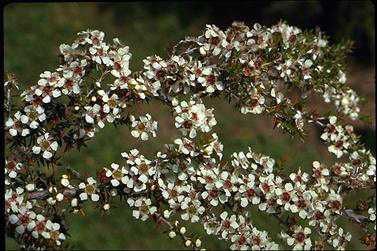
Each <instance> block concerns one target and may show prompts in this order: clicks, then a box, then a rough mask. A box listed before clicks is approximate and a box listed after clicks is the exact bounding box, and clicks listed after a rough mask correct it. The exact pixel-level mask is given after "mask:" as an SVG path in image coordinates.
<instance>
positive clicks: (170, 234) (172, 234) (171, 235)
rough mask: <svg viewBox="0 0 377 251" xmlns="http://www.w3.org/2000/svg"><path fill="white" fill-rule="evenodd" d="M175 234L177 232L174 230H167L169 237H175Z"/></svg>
mask: <svg viewBox="0 0 377 251" xmlns="http://www.w3.org/2000/svg"><path fill="white" fill-rule="evenodd" d="M176 236H177V234H176V233H175V232H174V231H170V232H169V237H170V238H171V239H173V238H174V237H176Z"/></svg>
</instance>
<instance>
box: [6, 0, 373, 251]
mask: <svg viewBox="0 0 377 251" xmlns="http://www.w3.org/2000/svg"><path fill="white" fill-rule="evenodd" d="M372 7H373V6H371V3H369V2H367V1H364V2H362V1H360V2H358V3H356V2H353V3H352V2H339V3H336V4H334V6H332V5H329V3H326V2H325V1H302V2H301V1H286V2H284V1H283V3H281V2H267V1H266V2H263V3H262V2H253V3H248V4H246V3H238V2H235V3H233V4H230V3H229V4H226V3H218V4H209V3H188V2H184V3H178V2H157V3H154V2H130V3H123V4H106V3H97V4H90V3H86V4H83V3H64V4H60V3H34V4H20V3H17V4H10V5H7V6H6V7H5V11H4V70H5V71H11V72H13V73H15V75H16V76H17V78H18V79H19V81H20V83H21V90H20V91H22V90H24V89H25V88H27V87H28V86H30V85H33V84H35V83H36V82H37V81H38V77H39V74H40V73H41V72H43V71H45V70H50V71H53V70H54V69H55V68H56V67H57V66H58V57H57V56H58V53H59V51H58V46H59V45H60V44H61V43H68V44H71V43H72V42H73V40H74V38H75V36H76V33H77V32H79V31H82V30H86V29H88V28H90V29H99V30H102V31H104V32H105V34H106V37H105V39H106V38H107V39H108V40H110V39H112V38H113V37H118V38H119V39H120V40H121V41H123V42H124V43H125V44H127V45H129V46H130V51H131V52H132V54H133V57H132V60H131V62H130V67H131V69H132V70H140V69H141V68H142V59H143V58H145V57H146V56H148V55H153V54H157V55H160V56H164V55H166V52H167V51H166V48H168V47H170V46H172V45H173V44H174V43H176V42H178V41H179V40H181V39H183V38H184V37H185V36H188V35H191V36H196V35H199V33H200V32H201V31H202V30H203V29H204V27H205V24H207V23H213V24H216V25H218V26H220V27H221V28H223V29H224V28H226V27H227V26H228V25H230V24H231V22H232V21H233V20H244V21H245V22H246V24H247V25H252V24H253V23H254V22H260V23H262V24H265V25H271V24H276V23H277V22H278V21H279V20H280V19H283V20H287V21H288V22H289V23H290V24H291V25H297V26H299V27H301V28H314V27H315V26H316V25H318V26H320V28H321V30H324V31H325V32H326V33H328V34H329V35H330V37H331V39H332V40H331V41H332V42H337V41H339V40H340V39H341V38H351V39H353V40H354V41H355V42H356V44H355V46H356V49H355V52H354V53H353V54H352V56H351V57H350V58H349V60H348V61H349V73H348V78H349V83H350V85H351V86H352V87H353V88H354V89H355V90H356V91H357V92H358V93H359V94H361V95H364V96H365V97H366V98H367V102H366V104H365V106H364V107H363V108H362V110H363V111H364V112H365V113H368V114H370V115H371V116H372V124H365V123H362V122H352V124H354V125H355V127H356V128H357V131H358V132H359V133H361V135H362V136H363V140H364V142H365V144H367V146H368V147H369V148H370V149H372V150H373V151H375V149H376V148H375V147H376V142H375V115H374V114H375V86H374V85H373V83H374V79H375V72H374V9H373V8H372ZM298 11H299V12H300V13H301V14H300V15H297V12H298ZM345 15H347V20H344V18H343V17H344V16H345ZM206 105H207V107H214V108H215V117H216V119H217V121H218V124H217V126H215V127H214V132H216V133H217V134H218V135H219V138H220V140H221V141H222V143H223V144H224V157H227V156H230V154H231V153H232V152H235V151H246V150H247V148H248V147H249V146H251V147H252V148H253V150H254V151H257V152H262V153H265V154H268V155H270V156H272V157H274V158H277V159H280V160H282V161H284V162H285V163H286V164H287V165H288V167H289V168H288V169H287V172H288V171H292V170H295V169H297V168H298V167H301V168H302V169H304V170H309V169H310V168H311V163H312V161H313V160H320V161H325V162H327V163H331V162H330V161H333V158H332V156H331V155H330V154H329V153H328V152H327V150H326V148H325V147H324V146H323V145H321V144H320V142H319V140H318V138H319V137H318V132H317V131H316V130H315V129H314V128H312V129H311V131H310V135H309V137H308V140H307V141H306V142H305V143H302V142H300V141H299V140H297V139H295V138H291V137H290V136H288V135H285V134H282V133H281V132H280V131H278V130H273V129H272V122H271V119H269V118H267V117H264V116H253V115H247V116H241V114H240V113H239V112H238V111H235V110H234V109H233V108H232V107H231V106H230V105H229V104H228V103H227V102H225V101H222V100H218V99H215V100H210V101H208V102H207V103H206ZM135 112H137V114H140V115H141V114H144V113H146V112H149V113H150V114H151V115H152V117H153V118H154V119H155V120H157V121H158V123H159V135H158V137H156V138H153V139H151V140H150V141H148V144H142V143H140V142H138V141H137V140H135V139H134V138H132V137H131V136H130V133H129V131H128V129H127V128H124V127H119V128H114V127H112V126H110V125H107V126H106V127H105V128H104V129H103V130H101V131H100V132H99V133H98V134H97V136H96V137H95V138H94V139H93V140H92V141H91V142H90V144H89V145H88V147H87V148H85V149H83V150H81V151H80V152H78V151H72V152H69V153H68V154H67V155H65V156H64V158H63V161H64V163H65V164H66V165H69V166H71V167H72V168H74V169H77V170H82V172H83V173H87V174H90V175H95V171H96V170H97V169H98V168H101V167H103V166H109V165H110V164H111V163H113V162H115V163H117V162H120V161H121V156H120V153H121V152H124V151H129V150H130V149H133V148H138V149H140V150H141V152H142V153H143V154H144V155H146V156H147V157H148V156H151V155H152V154H153V153H154V152H156V151H158V150H159V149H161V146H162V145H163V144H165V143H170V142H172V140H173V139H174V138H175V136H177V135H178V134H177V132H176V130H175V129H174V125H173V123H172V117H171V114H170V113H169V112H168V109H167V108H166V107H162V106H160V104H158V103H153V102H152V103H151V104H149V105H145V106H144V105H143V106H142V107H137V108H136V110H135ZM371 193H373V191H362V192H361V193H358V194H356V195H352V196H351V197H350V199H349V202H348V203H350V204H352V203H354V202H355V198H360V196H364V197H365V196H368V195H370V194H371ZM252 212H253V213H258V212H257V211H255V210H254V209H252ZM258 214H259V215H258V217H255V218H256V219H255V222H254V224H255V225H256V226H258V227H260V228H261V229H266V230H268V231H270V232H271V233H272V234H273V235H274V234H276V224H278V223H277V222H276V221H274V220H272V219H271V218H270V217H268V216H266V215H264V214H263V213H260V212H259V213H258ZM67 225H68V227H69V228H70V233H71V236H70V237H69V238H68V239H67V241H66V242H67V243H68V244H70V245H72V246H73V248H74V249H177V248H180V247H181V246H180V243H179V241H178V240H169V238H168V237H167V236H164V234H162V231H161V230H160V229H157V228H156V226H155V225H154V223H153V222H151V221H147V222H141V221H139V220H137V219H134V218H133V217H132V215H131V211H130V210H129V209H128V208H127V207H126V206H125V205H124V204H122V203H119V204H118V205H117V207H116V208H112V210H110V212H109V213H108V214H105V215H102V214H101V213H100V212H99V210H96V209H93V208H92V207H91V206H88V207H86V216H85V217H82V216H80V215H68V216H67ZM342 225H344V227H345V228H346V229H347V230H349V231H351V232H352V233H353V234H354V238H353V241H352V243H351V244H350V246H348V248H350V249H361V248H362V249H365V247H364V246H361V245H359V244H358V241H357V239H358V237H359V236H360V235H361V232H359V231H358V228H357V227H356V226H354V225H353V224H350V223H349V222H343V223H342ZM192 231H195V232H198V233H203V229H202V228H201V227H200V226H195V227H194V228H193V229H192ZM203 244H204V245H205V246H206V247H207V248H208V249H228V247H229V245H228V244H227V243H226V242H224V241H219V240H216V239H215V238H214V237H206V239H204V240H203ZM6 248H7V249H9V250H10V249H18V247H17V246H16V244H15V243H14V242H13V240H11V239H9V238H7V239H6Z"/></svg>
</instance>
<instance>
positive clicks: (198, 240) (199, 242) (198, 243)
mask: <svg viewBox="0 0 377 251" xmlns="http://www.w3.org/2000/svg"><path fill="white" fill-rule="evenodd" d="M201 245H202V241H201V240H200V239H197V240H196V241H195V246H196V247H197V248H198V247H200V246H201Z"/></svg>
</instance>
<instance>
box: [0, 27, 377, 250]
mask: <svg viewBox="0 0 377 251" xmlns="http://www.w3.org/2000/svg"><path fill="white" fill-rule="evenodd" d="M59 49H60V52H61V64H60V65H59V67H58V68H57V69H56V71H55V72H49V71H45V72H43V73H42V74H41V75H40V80H39V81H38V83H37V84H36V85H34V86H32V87H31V88H29V89H27V90H25V91H24V92H23V93H22V95H21V96H22V99H23V102H22V104H21V105H18V106H15V105H14V104H13V103H12V98H11V92H12V90H13V89H14V88H18V83H17V79H16V78H15V76H13V75H12V74H8V79H7V81H6V82H5V85H4V87H5V89H4V90H5V109H4V117H5V118H6V122H5V129H6V134H5V143H6V144H5V185H6V190H5V211H6V215H5V220H6V234H7V236H9V237H12V238H14V239H15V240H16V241H17V242H18V243H19V245H20V247H22V248H25V249H37V248H41V249H50V248H54V249H56V248H62V247H63V245H62V242H63V241H64V240H65V239H66V235H67V233H68V229H67V228H66V227H65V225H64V214H65V213H67V212H72V213H83V208H82V207H83V205H84V204H85V203H91V204H94V205H96V206H98V207H100V208H101V210H103V211H108V210H111V205H112V203H113V201H114V200H115V199H117V198H120V199H124V201H125V203H127V204H128V205H129V207H130V209H131V210H132V214H133V216H134V217H135V218H137V219H140V220H142V221H145V220H147V219H151V220H154V221H155V222H156V223H157V224H161V225H164V226H165V228H166V231H165V234H166V235H167V236H168V237H169V238H176V237H180V238H181V239H182V244H183V245H184V246H186V247H192V248H194V249H201V248H202V240H201V236H197V235H195V234H191V233H189V231H188V230H189V229H190V226H191V225H192V223H196V222H198V223H200V224H201V225H203V227H204V229H205V231H206V233H207V234H208V235H216V236H218V238H220V239H225V240H228V241H229V242H230V248H231V249H286V248H293V249H313V248H314V249H328V248H330V247H332V248H335V249H344V248H346V247H347V244H348V242H349V241H350V240H351V238H352V235H351V234H350V233H348V232H345V231H344V229H343V228H342V227H340V226H339V225H338V220H339V219H340V218H342V217H343V218H347V219H349V220H352V221H354V222H357V223H358V224H359V226H360V228H361V229H362V231H364V233H365V236H364V238H362V239H361V240H360V241H361V242H363V243H364V244H365V245H366V246H373V245H375V225H374V230H373V224H372V222H374V220H375V196H370V198H368V199H367V200H362V201H360V202H359V203H358V207H357V208H349V207H347V206H346V205H345V204H344V198H345V196H346V195H347V194H349V193H350V192H351V191H360V190H361V189H365V188H375V182H376V178H375V175H376V161H375V157H374V156H373V155H372V154H371V152H370V151H369V150H367V149H365V148H364V146H363V145H362V144H361V143H360V140H359V137H358V136H357V135H356V134H355V133H354V130H353V127H352V126H351V125H343V117H344V116H348V117H349V118H351V119H352V120H356V119H360V118H362V116H360V108H359V101H360V98H359V97H358V96H357V95H356V93H355V92H354V91H353V90H352V89H350V88H349V87H348V86H347V85H346V75H345V63H344V59H345V56H346V53H347V52H348V51H349V50H350V49H351V44H350V43H349V42H344V43H341V44H338V45H329V44H328V42H327V38H326V37H325V36H324V35H323V34H322V33H321V32H320V31H319V30H315V31H302V30H300V29H299V28H296V27H291V26H289V25H287V24H286V23H284V22H280V23H278V24H277V25H275V26H272V27H270V28H269V27H264V26H261V25H259V24H255V25H254V26H253V27H252V28H249V27H248V26H246V25H245V24H244V23H242V22H234V23H233V24H232V25H231V27H229V28H228V29H227V30H226V31H222V30H220V29H219V28H217V27H216V26H214V25H207V27H206V29H205V31H204V33H203V34H202V35H200V36H199V37H187V38H185V39H184V40H182V41H180V42H179V43H178V44H177V45H176V46H174V47H173V48H172V51H171V53H170V56H169V57H168V58H166V59H162V58H161V57H159V56H150V57H147V58H146V59H144V60H143V62H144V70H142V71H139V72H131V71H130V69H129V61H130V59H131V53H130V51H129V47H128V46H125V45H123V44H122V43H121V42H120V41H119V40H118V39H116V38H115V39H113V41H112V43H106V42H105V41H104V33H103V32H100V31H97V30H87V31H83V32H80V33H78V38H77V39H76V40H75V41H74V43H73V44H72V45H66V44H62V45H60V47H59ZM290 90H293V91H294V93H295V94H296V98H295V97H291V96H292V93H291V92H289V91H290ZM297 94H298V95H297ZM314 95H319V96H321V97H323V99H324V101H325V102H326V103H330V102H331V103H333V104H334V105H335V109H334V110H333V111H328V112H327V113H325V114H319V113H318V111H316V109H315V105H313V104H310V102H309V101H310V98H311V97H313V96H314ZM213 97H222V98H225V99H227V100H229V102H230V103H232V104H233V105H234V106H235V108H237V109H238V110H239V111H240V112H241V113H242V114H247V113H252V114H267V115H268V116H270V117H271V118H272V119H273V125H272V126H273V127H274V128H275V127H276V128H279V129H280V130H282V131H283V132H285V133H288V134H291V135H292V136H295V137H298V138H299V139H301V140H305V137H306V135H307V128H308V126H309V125H316V126H319V127H320V128H321V129H322V130H323V132H322V134H321V139H322V140H323V142H324V143H325V144H326V145H327V146H328V151H329V152H331V153H333V154H334V155H335V156H336V158H338V159H339V160H338V161H337V162H336V163H333V164H326V163H320V162H319V161H314V162H313V163H312V165H313V168H312V172H310V173H306V172H304V171H302V170H300V169H299V170H298V171H295V172H292V173H290V174H286V173H285V172H284V170H285V169H286V166H284V164H282V163H281V162H279V161H276V160H275V159H273V158H271V157H270V156H267V155H265V154H262V153H257V152H255V151H253V149H252V148H250V147H249V149H248V150H247V152H238V153H237V152H236V153H233V154H232V155H231V156H230V158H223V154H222V151H223V145H222V143H221V142H220V139H219V138H218V136H217V134H216V133H213V132H211V131H212V128H213V127H214V126H218V125H217V121H216V118H215V117H214V113H213V109H211V108H207V107H206V106H205V104H204V100H205V99H207V98H213ZM150 100H158V101H159V102H161V103H162V104H164V105H166V106H168V107H170V109H171V112H172V114H173V116H174V122H175V127H176V128H177V129H178V130H179V131H180V132H181V133H182V137H180V138H177V139H175V140H174V141H173V143H171V144H167V145H165V147H164V148H163V149H161V151H160V152H158V153H156V154H155V156H154V157H153V158H151V159H148V158H147V157H145V156H144V155H143V154H142V153H141V152H140V151H139V150H138V149H132V150H130V151H128V152H123V153H121V155H122V157H123V159H124V161H123V162H122V163H111V164H109V166H107V167H103V168H99V169H98V171H97V175H96V177H86V176H84V175H83V174H81V173H80V170H79V169H76V168H75V169H72V168H66V169H65V172H64V174H63V175H61V176H57V175H48V174H46V172H43V171H42V170H41V168H42V167H43V166H48V167H57V166H62V165H63V163H61V162H60V161H59V158H60V157H61V156H62V154H64V153H67V152H69V151H70V150H72V149H74V148H79V149H80V147H82V146H85V145H86V144H87V142H88V141H90V139H91V138H93V137H94V136H95V134H96V133H97V132H98V130H99V129H101V128H103V127H104V126H105V124H107V123H110V124H114V125H116V126H117V125H127V126H128V127H129V128H130V133H131V135H132V136H133V137H135V138H138V139H139V140H141V141H147V140H148V139H149V138H151V137H156V133H157V131H158V125H157V122H156V121H154V120H153V118H152V117H151V116H150V115H149V114H146V115H145V116H140V117H137V116H135V115H133V114H130V108H131V107H133V106H135V105H136V104H139V103H145V102H148V101H150ZM63 149H64V150H63ZM61 168H64V167H61ZM251 208H256V209H257V210H259V211H263V212H265V213H267V214H269V215H271V216H272V217H274V218H276V219H278V221H279V222H280V225H279V228H280V229H279V232H280V233H279V235H278V236H271V234H270V233H268V232H267V231H265V230H263V229H257V227H256V226H255V225H254V224H253V218H255V217H258V216H257V215H255V214H250V209H251Z"/></svg>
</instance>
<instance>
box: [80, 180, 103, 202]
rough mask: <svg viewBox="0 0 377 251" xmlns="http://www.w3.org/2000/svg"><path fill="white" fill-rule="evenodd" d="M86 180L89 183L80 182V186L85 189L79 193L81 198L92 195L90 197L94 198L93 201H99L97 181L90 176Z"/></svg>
mask: <svg viewBox="0 0 377 251" xmlns="http://www.w3.org/2000/svg"><path fill="white" fill-rule="evenodd" d="M86 180H87V182H88V184H85V183H84V182H81V183H80V184H79V188H80V189H83V190H84V191H83V192H82V193H80V195H79V196H80V199H81V200H87V199H88V195H90V198H91V199H92V201H98V200H99V195H98V194H97V193H96V192H97V182H96V181H95V180H94V179H93V178H92V177H89V178H87V179H86Z"/></svg>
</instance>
